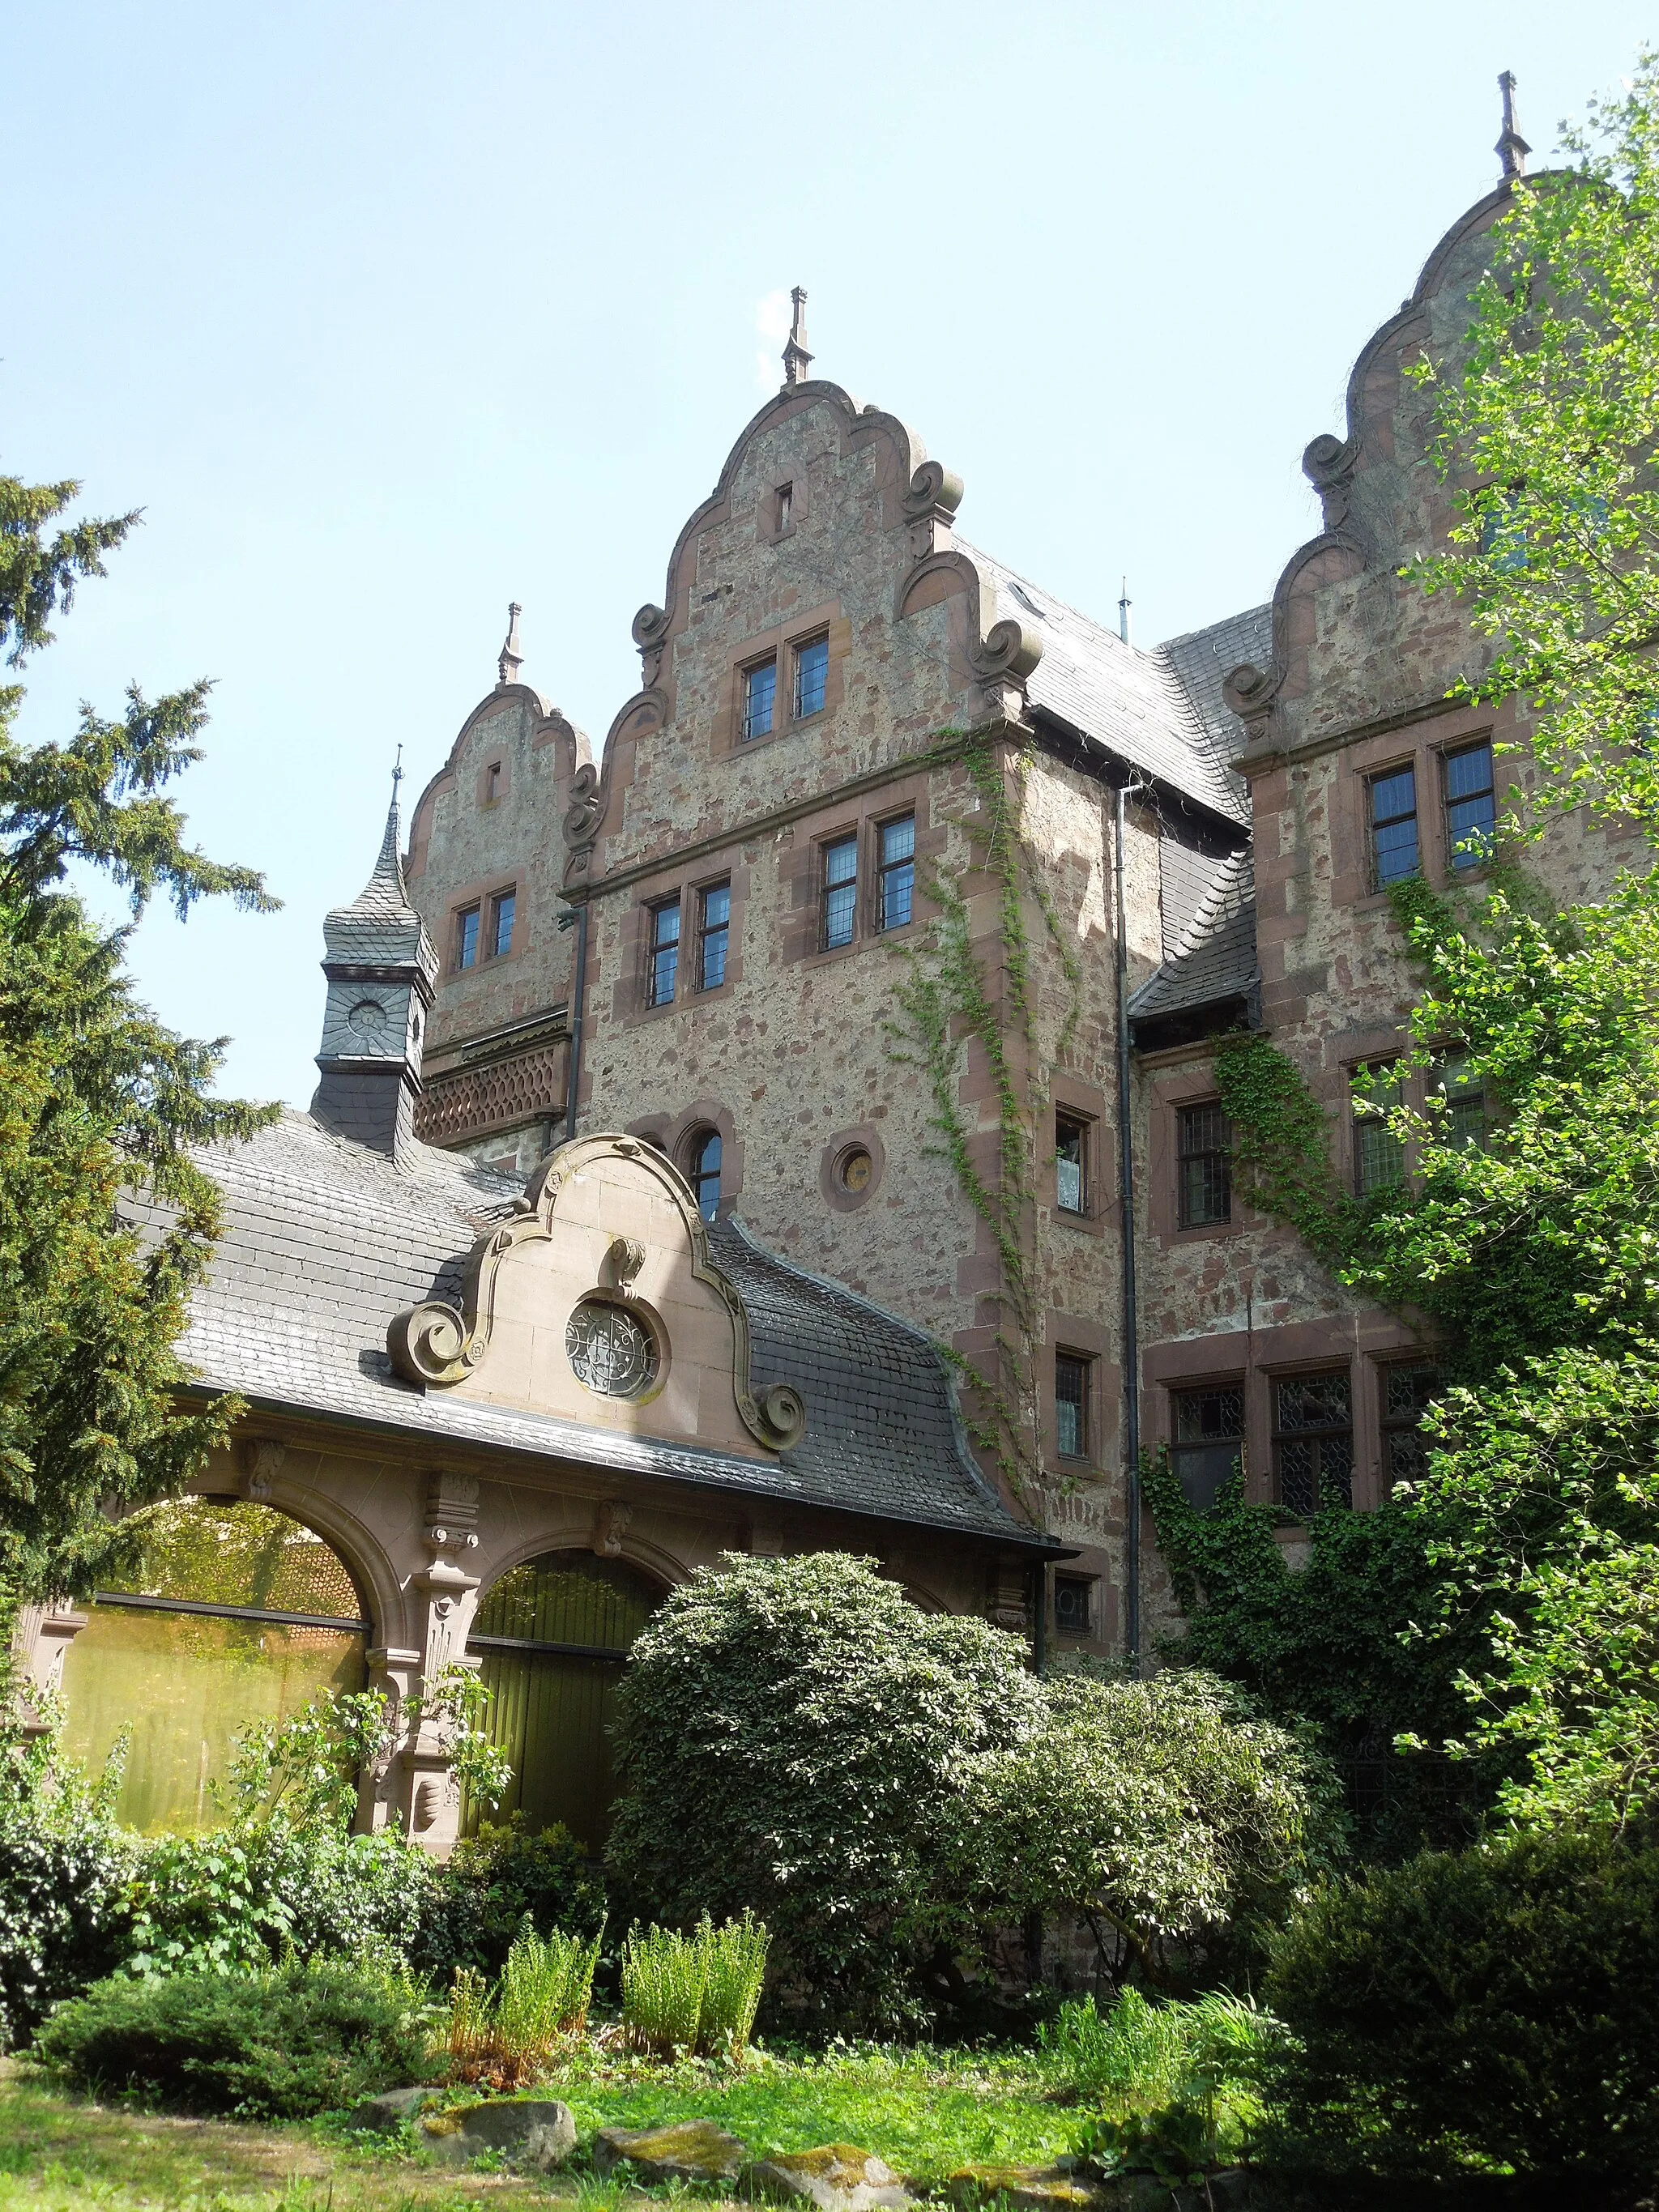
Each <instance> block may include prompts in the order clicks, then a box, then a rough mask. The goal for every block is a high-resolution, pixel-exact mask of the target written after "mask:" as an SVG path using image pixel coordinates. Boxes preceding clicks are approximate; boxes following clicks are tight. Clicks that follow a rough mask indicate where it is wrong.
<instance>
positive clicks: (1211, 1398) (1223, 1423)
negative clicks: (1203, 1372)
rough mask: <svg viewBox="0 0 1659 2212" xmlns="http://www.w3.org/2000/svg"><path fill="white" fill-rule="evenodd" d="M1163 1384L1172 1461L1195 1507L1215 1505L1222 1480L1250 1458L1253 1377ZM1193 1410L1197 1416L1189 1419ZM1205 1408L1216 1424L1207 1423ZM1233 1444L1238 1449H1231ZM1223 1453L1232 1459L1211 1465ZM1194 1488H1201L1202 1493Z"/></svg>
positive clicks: (1200, 1509) (1198, 1509) (1206, 1508)
mask: <svg viewBox="0 0 1659 2212" xmlns="http://www.w3.org/2000/svg"><path fill="white" fill-rule="evenodd" d="M1164 1390H1165V1394H1166V1395H1167V1397H1168V1400H1169V1431H1170V1443H1169V1453H1170V1467H1171V1468H1173V1470H1174V1472H1175V1474H1176V1480H1178V1481H1179V1482H1180V1484H1181V1487H1182V1493H1183V1495H1184V1496H1185V1498H1186V1500H1187V1503H1188V1504H1189V1505H1190V1506H1191V1507H1192V1508H1193V1510H1194V1512H1198V1513H1204V1512H1208V1511H1210V1510H1212V1508H1213V1506H1214V1504H1215V1499H1216V1495H1217V1493H1218V1491H1219V1490H1220V1488H1221V1486H1222V1484H1223V1483H1224V1482H1225V1481H1227V1480H1230V1479H1231V1475H1232V1474H1233V1472H1234V1469H1235V1468H1243V1467H1245V1466H1248V1464H1249V1461H1248V1458H1247V1453H1248V1450H1249V1443H1248V1437H1247V1430H1248V1419H1247V1412H1246V1408H1247V1405H1248V1390H1249V1377H1248V1376H1247V1375H1245V1374H1243V1373H1239V1374H1237V1375H1232V1376H1204V1377H1203V1378H1202V1379H1201V1380H1200V1381H1198V1382H1194V1383H1186V1382H1182V1383H1166V1384H1165V1385H1164ZM1188 1413H1192V1414H1193V1415H1194V1416H1196V1417H1197V1418H1195V1419H1188ZM1205 1413H1210V1414H1212V1417H1213V1419H1214V1422H1215V1425H1214V1426H1205V1425H1203V1417H1204V1414H1205ZM1230 1423H1231V1425H1229V1424H1230ZM1183 1431H1186V1433H1183ZM1235 1446H1236V1447H1237V1449H1230V1448H1231V1447H1235ZM1223 1453H1225V1454H1226V1455H1227V1460H1228V1464H1227V1465H1226V1466H1225V1467H1223V1468H1216V1467H1214V1466H1212V1462H1213V1461H1215V1460H1216V1459H1218V1457H1219V1456H1220V1455H1222V1454H1223ZM1189 1467H1190V1468H1193V1469H1194V1470H1195V1471H1196V1472H1195V1475H1194V1480H1193V1481H1191V1482H1189V1481H1188V1468H1189ZM1212 1478H1213V1479H1212ZM1195 1492H1202V1493H1203V1495H1202V1497H1201V1498H1200V1496H1199V1495H1195V1494H1194V1493H1195Z"/></svg>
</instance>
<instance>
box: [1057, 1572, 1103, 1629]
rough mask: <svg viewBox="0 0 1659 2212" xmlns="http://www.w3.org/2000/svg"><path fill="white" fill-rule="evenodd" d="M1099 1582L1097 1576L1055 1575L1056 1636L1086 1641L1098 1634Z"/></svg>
mask: <svg viewBox="0 0 1659 2212" xmlns="http://www.w3.org/2000/svg"><path fill="white" fill-rule="evenodd" d="M1099 1580H1100V1577H1099V1576H1098V1575H1077V1574H1056V1575H1055V1577H1054V1633H1055V1635H1056V1636H1075V1637H1078V1638H1082V1639H1084V1640H1085V1641H1086V1640H1087V1638H1090V1637H1091V1636H1092V1635H1093V1634H1094V1633H1095V1588H1096V1585H1097V1583H1098V1582H1099Z"/></svg>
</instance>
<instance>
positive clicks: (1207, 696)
mask: <svg viewBox="0 0 1659 2212" xmlns="http://www.w3.org/2000/svg"><path fill="white" fill-rule="evenodd" d="M961 542H962V541H960V540H958V543H961ZM963 551H964V552H965V553H967V554H969V556H970V557H971V558H972V559H973V560H975V561H976V562H978V563H979V564H980V565H981V567H982V568H985V569H986V570H987V571H988V572H989V574H990V575H991V577H992V579H993V580H994V584H995V586H996V590H997V598H998V606H999V613H1000V614H1012V615H1014V616H1015V617H1017V618H1018V619H1019V620H1020V621H1022V622H1024V623H1026V627H1027V628H1028V629H1030V631H1031V632H1032V633H1033V634H1034V635H1036V636H1037V637H1039V638H1040V639H1041V640H1042V659H1041V660H1039V661H1038V663H1037V665H1036V668H1035V669H1034V670H1033V671H1032V672H1031V674H1030V677H1028V678H1027V679H1026V684H1025V696H1026V699H1027V702H1028V703H1029V705H1030V707H1031V708H1035V709H1036V711H1037V712H1038V713H1039V714H1048V715H1051V716H1052V717H1053V718H1054V720H1056V721H1060V722H1063V723H1064V724H1065V725H1066V727H1067V728H1069V729H1072V730H1075V731H1077V732H1079V733H1080V734H1081V735H1083V736H1085V737H1086V738H1092V739H1093V740H1094V741H1095V742H1096V743H1097V744H1099V745H1101V746H1103V747H1104V748H1105V749H1106V750H1109V751H1110V752H1114V753H1115V754H1117V755H1118V757H1120V758H1121V759H1122V760H1124V761H1127V763H1129V765H1130V766H1131V767H1133V768H1138V769H1141V770H1142V771H1144V773H1145V774H1146V775H1150V776H1153V777H1155V778H1156V779H1157V780H1158V781H1159V782H1160V783H1163V784H1164V785H1167V786H1168V787H1169V788H1170V789H1171V790H1172V791H1176V792H1179V793H1182V795H1183V796H1184V797H1187V798H1188V799H1196V800H1197V801H1198V802H1199V803H1200V805H1203V806H1206V807H1208V808H1209V809H1210V810H1211V811H1212V812H1213V813H1216V814H1218V815H1220V816H1222V817H1224V818H1225V819H1226V820H1228V821H1230V822H1237V823H1244V824H1248V823H1249V818H1250V816H1249V799H1248V796H1247V794H1246V793H1245V789H1244V786H1243V781H1242V780H1241V778H1240V777H1239V776H1238V775H1237V772H1236V771H1235V769H1234V768H1233V766H1232V762H1233V757H1234V755H1235V753H1236V751H1237V744H1238V741H1239V738H1240V737H1241V736H1242V732H1240V729H1239V726H1238V722H1237V718H1236V717H1235V716H1234V715H1233V714H1231V711H1230V710H1229V709H1228V708H1226V707H1225V705H1224V703H1223V702H1222V697H1221V684H1222V680H1223V678H1225V675H1226V674H1227V672H1228V671H1229V670H1230V669H1231V668H1234V667H1236V666H1237V665H1238V663H1239V662H1240V661H1242V660H1249V659H1253V658H1260V657H1261V654H1262V653H1264V652H1265V651H1266V650H1267V645H1266V643H1264V640H1265V639H1267V638H1268V637H1270V634H1271V633H1270V627H1269V618H1270V615H1271V610H1270V609H1268V608H1265V607H1262V608H1257V609H1255V610H1254V611H1252V612H1251V613H1249V614H1245V615H1234V616H1230V617H1228V619H1227V620H1226V621H1225V622H1222V623H1216V624H1215V625H1214V626H1213V628H1212V629H1207V630H1194V631H1193V632H1192V633H1190V635H1188V636H1186V637H1182V638H1177V639H1176V640H1174V641H1173V642H1172V643H1171V644H1170V645H1160V646H1156V647H1153V648H1152V651H1151V652H1142V651H1141V650H1140V649H1139V647H1136V646H1133V645H1128V644H1126V643H1125V642H1124V641H1123V639H1122V638H1121V637H1120V636H1119V635H1117V633H1116V631H1115V630H1113V629H1106V628H1104V627H1103V625H1102V624H1101V623H1097V622H1094V621H1091V618H1090V617H1088V616H1087V615H1085V614H1080V613H1079V611H1078V610H1077V609H1076V608H1075V607H1071V606H1067V605H1066V602H1065V601H1064V600H1063V599H1056V598H1055V597H1054V593H1053V592H1047V591H1044V590H1043V589H1042V586H1040V585H1036V584H1033V583H1031V582H1030V581H1029V580H1028V579H1027V578H1025V577H1024V576H1021V575H1019V574H1017V573H1016V572H1015V571H1014V570H1013V569H1012V568H1008V567H1007V566H1006V564H1005V563H1004V562H1000V561H999V560H997V559H996V558H995V557H994V556H993V555H991V554H988V553H984V552H981V550H979V548H978V547H977V546H969V545H967V544H963ZM1028 617H1029V619H1028Z"/></svg>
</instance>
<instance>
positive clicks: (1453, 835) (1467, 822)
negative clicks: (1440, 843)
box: [1440, 738, 1498, 868]
mask: <svg viewBox="0 0 1659 2212" xmlns="http://www.w3.org/2000/svg"><path fill="white" fill-rule="evenodd" d="M1440 760H1441V767H1442V769H1443V774H1444V775H1445V779H1446V857H1447V858H1448V860H1449V861H1450V862H1451V865H1452V866H1453V867H1455V868H1473V867H1475V866H1479V864H1480V862H1481V861H1482V860H1485V859H1486V856H1487V855H1488V854H1489V853H1490V852H1491V851H1492V833H1493V830H1494V829H1495V827H1496V825H1497V821H1498V803H1497V799H1496V798H1495V796H1494V794H1493V791H1492V746H1491V744H1489V743H1488V742H1487V741H1486V739H1485V738H1483V739H1482V740H1481V742H1480V744H1478V745H1464V746H1462V748H1461V749H1460V750H1458V751H1456V752H1455V753H1443V754H1442V755H1441V756H1440Z"/></svg>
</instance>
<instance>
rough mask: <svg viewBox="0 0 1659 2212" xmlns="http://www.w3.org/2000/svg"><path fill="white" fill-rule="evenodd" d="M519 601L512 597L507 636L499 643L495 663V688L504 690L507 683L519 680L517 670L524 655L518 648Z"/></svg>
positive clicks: (508, 613) (522, 663) (508, 609)
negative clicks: (499, 648) (498, 652)
mask: <svg viewBox="0 0 1659 2212" xmlns="http://www.w3.org/2000/svg"><path fill="white" fill-rule="evenodd" d="M519 613H520V608H519V603H518V601H517V600H516V599H514V600H513V603H512V605H510V606H509V607H508V608H507V636H506V638H505V639H504V640H503V641H502V644H501V658H500V659H499V660H498V661H497V662H496V663H495V688H496V690H499V691H505V690H506V689H507V685H508V684H516V683H517V682H518V680H519V671H520V669H521V668H522V667H523V666H524V655H523V653H520V650H519Z"/></svg>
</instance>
